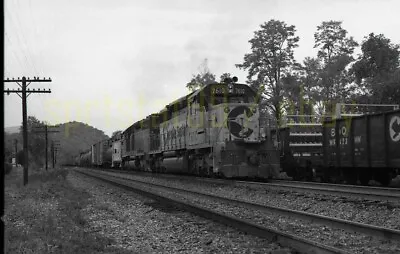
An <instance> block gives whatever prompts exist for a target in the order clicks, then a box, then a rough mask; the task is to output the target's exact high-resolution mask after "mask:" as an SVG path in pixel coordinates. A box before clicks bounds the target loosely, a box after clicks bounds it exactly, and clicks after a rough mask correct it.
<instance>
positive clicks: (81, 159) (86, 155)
mask: <svg viewBox="0 0 400 254" xmlns="http://www.w3.org/2000/svg"><path fill="white" fill-rule="evenodd" d="M77 161H78V165H79V166H81V167H89V166H91V165H92V149H88V150H86V151H83V152H81V153H80V154H79V156H78V160H77Z"/></svg>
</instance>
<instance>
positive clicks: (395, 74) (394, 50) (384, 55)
mask: <svg viewBox="0 0 400 254" xmlns="http://www.w3.org/2000/svg"><path fill="white" fill-rule="evenodd" d="M399 48H400V46H399V45H395V44H392V43H391V42H390V39H388V38H386V37H385V36H384V35H382V34H379V35H375V34H374V33H371V34H369V36H368V37H365V38H364V41H363V42H362V45H361V50H362V54H361V55H360V56H359V57H358V60H357V62H356V63H355V64H354V65H353V67H352V74H353V75H354V77H355V80H356V82H357V84H359V85H360V86H362V87H364V88H365V90H366V91H367V92H366V93H367V94H369V95H370V97H371V99H370V100H371V102H374V103H400V92H399V89H400V79H399V74H400V69H399V60H400V58H399V56H400V51H399Z"/></svg>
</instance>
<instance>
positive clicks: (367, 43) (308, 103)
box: [187, 19, 400, 120]
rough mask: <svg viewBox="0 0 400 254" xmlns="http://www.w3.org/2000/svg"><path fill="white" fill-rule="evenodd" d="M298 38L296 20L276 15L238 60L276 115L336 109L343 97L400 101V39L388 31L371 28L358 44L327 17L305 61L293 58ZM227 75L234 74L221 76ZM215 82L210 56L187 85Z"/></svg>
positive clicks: (374, 101) (346, 99)
mask: <svg viewBox="0 0 400 254" xmlns="http://www.w3.org/2000/svg"><path fill="white" fill-rule="evenodd" d="M299 40H300V38H299V37H298V36H297V35H296V27H295V26H294V25H288V24H286V23H285V22H283V21H279V20H273V19H272V20H270V21H268V22H265V23H264V24H261V26H260V29H259V30H257V31H255V32H254V36H253V38H252V39H250V40H249V43H250V45H251V50H250V53H247V54H245V55H244V58H243V62H242V63H239V64H236V67H238V68H240V69H244V70H246V71H247V72H248V75H247V83H248V84H249V85H250V86H252V87H253V88H254V89H255V90H256V91H258V92H259V93H261V94H262V98H263V99H262V100H261V106H263V107H265V109H266V110H267V111H269V112H270V113H271V114H273V115H274V116H275V118H276V119H277V120H280V119H281V117H282V115H284V114H321V115H322V114H332V113H333V112H334V106H335V105H336V103H339V102H340V103H369V104H400V67H399V62H400V58H399V55H400V51H399V45H396V44H393V43H392V42H391V41H390V39H388V38H386V37H385V36H384V35H382V34H378V35H376V34H373V33H371V34H369V35H368V36H366V37H364V39H363V41H362V42H361V44H359V43H357V42H356V41H355V40H354V39H353V37H352V36H350V35H348V32H347V31H346V29H344V28H343V27H342V22H341V21H333V20H331V21H324V22H322V23H321V25H319V26H317V28H316V31H315V33H314V48H316V49H317V50H318V52H317V55H316V56H309V57H306V58H305V59H304V60H303V61H302V62H301V63H298V62H296V61H295V58H294V50H295V48H297V47H298V42H299ZM359 46H361V54H359V55H358V56H355V55H354V50H355V49H356V48H357V47H359ZM224 75H230V74H226V73H225V74H223V75H222V76H221V80H223V77H224ZM211 82H215V75H214V74H212V72H211V71H210V70H209V69H208V67H207V61H206V60H205V62H204V63H203V64H202V66H201V70H200V73H199V74H197V75H193V78H192V80H191V81H190V82H189V83H188V84H187V87H188V88H189V89H191V90H195V89H197V88H199V87H201V86H203V85H205V84H208V83H211Z"/></svg>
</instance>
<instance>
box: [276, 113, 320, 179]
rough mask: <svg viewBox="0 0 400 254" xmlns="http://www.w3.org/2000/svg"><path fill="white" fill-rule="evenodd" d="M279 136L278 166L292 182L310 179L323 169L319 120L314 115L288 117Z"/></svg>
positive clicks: (280, 129)
mask: <svg viewBox="0 0 400 254" xmlns="http://www.w3.org/2000/svg"><path fill="white" fill-rule="evenodd" d="M282 122H283V123H282V125H281V127H280V128H279V129H278V130H279V133H277V129H274V130H273V135H274V136H277V135H279V140H280V156H281V160H280V163H281V167H282V170H283V171H284V172H286V175H287V176H289V177H291V178H293V179H294V180H313V179H315V178H316V176H317V175H316V173H317V172H319V170H318V169H320V168H321V167H322V166H323V164H324V163H323V154H322V121H321V117H320V116H317V115H287V116H285V119H284V120H283V121H282Z"/></svg>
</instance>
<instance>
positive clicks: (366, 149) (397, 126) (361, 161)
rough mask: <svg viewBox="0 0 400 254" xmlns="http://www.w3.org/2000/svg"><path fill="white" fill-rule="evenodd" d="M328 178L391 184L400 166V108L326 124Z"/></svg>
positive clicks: (324, 142)
mask: <svg viewBox="0 0 400 254" xmlns="http://www.w3.org/2000/svg"><path fill="white" fill-rule="evenodd" d="M323 148H324V150H323V153H324V161H325V168H324V172H323V174H324V178H325V179H341V178H343V179H345V180H346V181H347V182H350V183H355V182H356V181H357V180H359V181H360V182H361V183H362V184H367V183H368V182H369V181H370V180H371V179H374V180H376V181H378V182H380V183H382V184H383V185H387V184H388V183H389V182H390V180H391V178H392V177H394V176H395V175H397V174H399V169H400V152H399V151H400V110H394V111H390V112H385V113H378V114H370V115H364V116H357V117H344V118H340V119H334V120H331V121H325V122H324V124H323Z"/></svg>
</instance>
